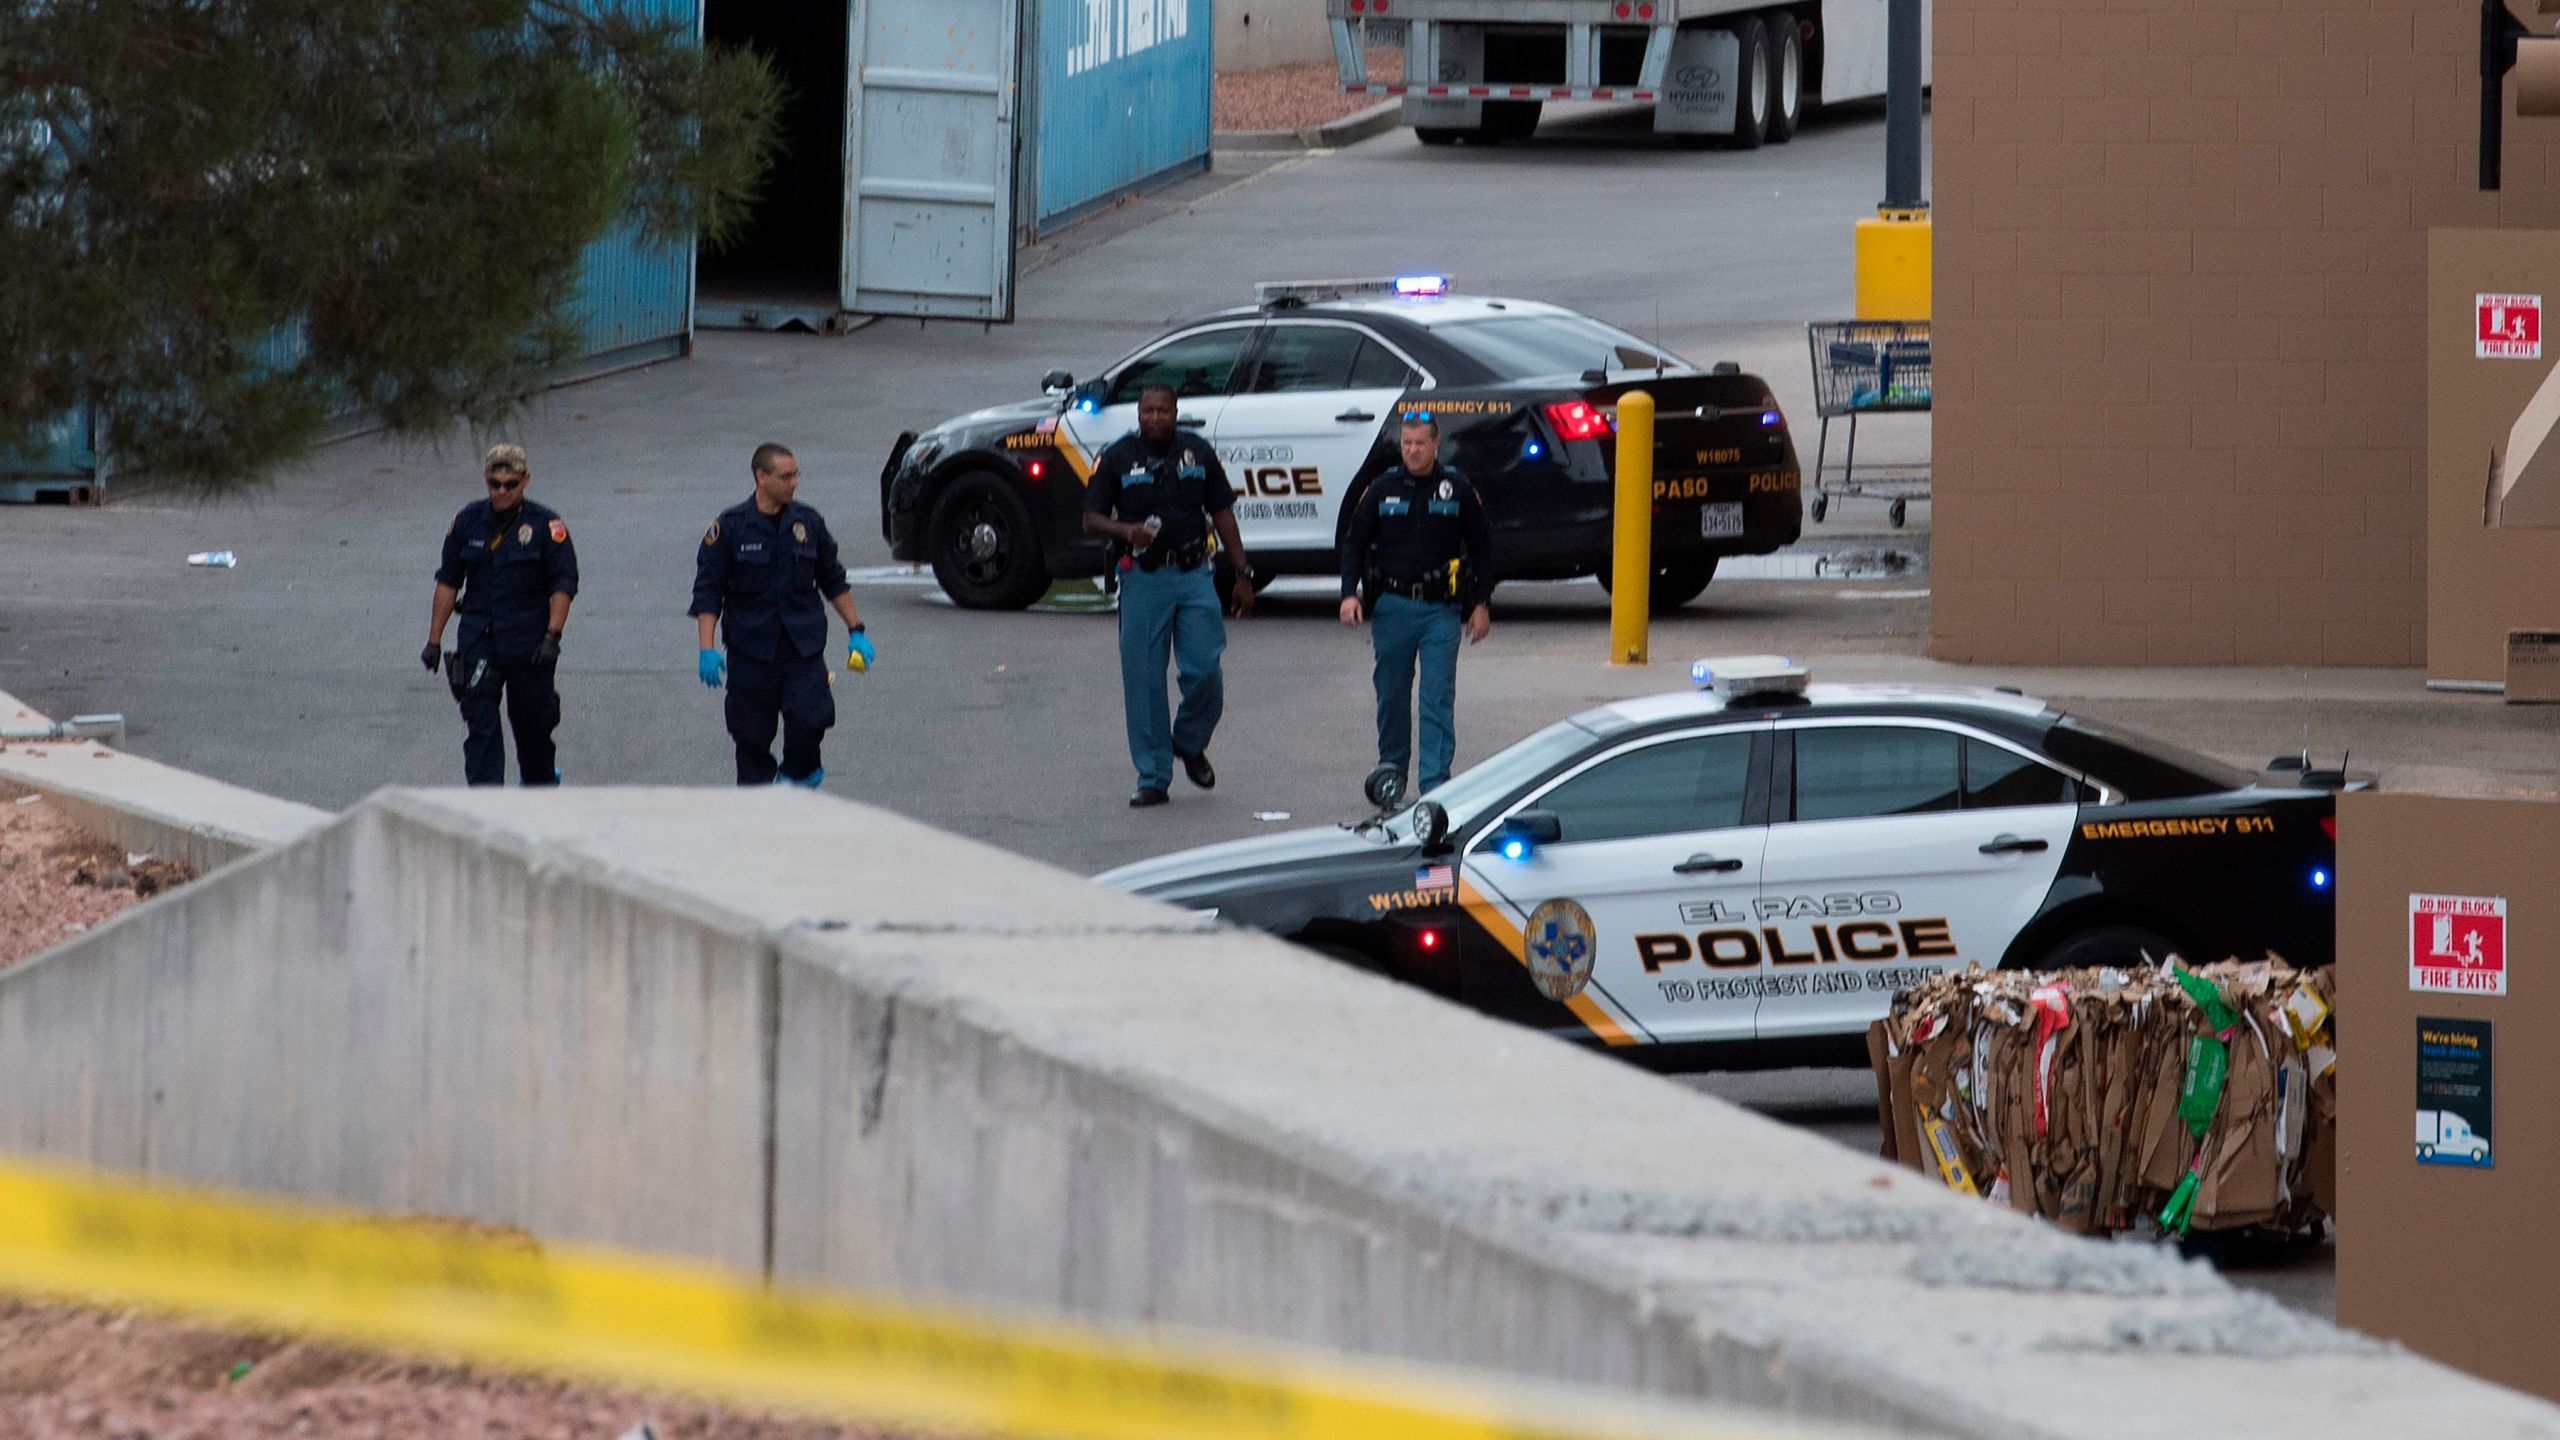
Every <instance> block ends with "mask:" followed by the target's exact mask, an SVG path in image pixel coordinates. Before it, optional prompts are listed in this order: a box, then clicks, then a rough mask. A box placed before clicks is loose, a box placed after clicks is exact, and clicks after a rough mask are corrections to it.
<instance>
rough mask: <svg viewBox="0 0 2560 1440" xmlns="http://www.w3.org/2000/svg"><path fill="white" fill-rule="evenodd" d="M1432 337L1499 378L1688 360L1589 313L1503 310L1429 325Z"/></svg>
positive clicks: (1678, 366)
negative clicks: (1509, 312)
mask: <svg viewBox="0 0 2560 1440" xmlns="http://www.w3.org/2000/svg"><path fill="white" fill-rule="evenodd" d="M1431 333H1432V335H1433V336H1434V337H1436V338H1438V339H1441V340H1445V341H1447V342H1448V343H1449V344H1450V345H1451V346H1453V347H1455V348H1456V349H1457V350H1458V351H1459V352H1460V353H1462V354H1464V355H1465V356H1466V357H1467V358H1468V359H1470V360H1473V361H1475V362H1476V363H1477V364H1480V365H1482V366H1484V367H1485V368H1486V369H1488V370H1490V371H1492V372H1493V378H1495V379H1497V380H1527V379H1530V378H1533V377H1535V376H1540V375H1579V374H1581V373H1582V372H1583V371H1585V370H1590V369H1595V368H1601V367H1605V368H1607V369H1611V370H1651V369H1654V368H1656V367H1657V366H1660V367H1664V368H1668V369H1673V370H1687V369H1689V368H1691V366H1690V364H1689V362H1688V361H1686V360H1683V359H1681V358H1680V357H1679V356H1677V355H1674V354H1672V353H1671V352H1670V351H1668V350H1665V349H1663V348H1662V347H1661V346H1659V345H1650V344H1647V343H1646V342H1644V341H1642V340H1639V339H1637V338H1636V337H1635V336H1633V335H1630V334H1628V333H1627V332H1626V331H1624V330H1621V329H1618V328H1617V327H1616V326H1614V325H1603V324H1601V323H1600V322H1599V321H1597V320H1594V319H1592V318H1591V317H1589V316H1587V315H1501V316H1496V317H1494V318H1492V319H1488V320H1459V321H1454V322H1452V323H1449V324H1445V325H1434V326H1432V327H1431Z"/></svg>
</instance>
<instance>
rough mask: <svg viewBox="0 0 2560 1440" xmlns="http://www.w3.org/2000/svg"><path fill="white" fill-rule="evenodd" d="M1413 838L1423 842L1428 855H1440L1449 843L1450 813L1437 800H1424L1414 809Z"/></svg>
mask: <svg viewBox="0 0 2560 1440" xmlns="http://www.w3.org/2000/svg"><path fill="white" fill-rule="evenodd" d="M1413 838H1414V839H1416V840H1418V841H1420V842H1422V848H1423V850H1424V851H1425V852H1426V853H1429V854H1434V855H1436V854H1438V853H1440V851H1441V850H1442V849H1444V848H1445V847H1446V846H1447V845H1448V843H1449V812H1448V811H1446V810H1443V809H1441V808H1440V802H1439V801H1437V800H1424V801H1421V802H1419V803H1418V804H1416V805H1415V806H1414V807H1413Z"/></svg>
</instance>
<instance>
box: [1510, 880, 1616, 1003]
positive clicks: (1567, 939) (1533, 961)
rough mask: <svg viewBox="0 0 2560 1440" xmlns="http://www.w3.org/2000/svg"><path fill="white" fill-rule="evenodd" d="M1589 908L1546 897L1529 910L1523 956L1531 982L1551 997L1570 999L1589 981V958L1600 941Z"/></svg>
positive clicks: (1524, 935) (1543, 993) (1542, 993)
mask: <svg viewBox="0 0 2560 1440" xmlns="http://www.w3.org/2000/svg"><path fill="white" fill-rule="evenodd" d="M1596 933H1597V932H1595V931H1594V930H1593V928H1592V925H1591V912H1590V911H1588V910H1585V909H1583V908H1582V907H1581V906H1579V905H1577V904H1575V903H1573V902H1572V901H1570V900H1549V901H1547V902H1546V903H1544V904H1542V905H1540V906H1539V907H1538V908H1537V909H1535V910H1532V911H1530V912H1529V924H1528V926H1527V927H1526V929H1524V930H1523V931H1522V935H1521V938H1522V940H1523V942H1524V943H1523V945H1522V947H1521V948H1522V956H1523V958H1524V959H1526V960H1527V961H1528V964H1529V980H1530V983H1532V984H1534V985H1536V986H1537V987H1538V993H1539V994H1541V995H1544V996H1546V997H1547V998H1548V999H1550V1000H1570V999H1572V998H1573V997H1574V996H1576V995H1579V994H1581V993H1582V987H1584V986H1586V985H1588V984H1590V983H1591V962H1592V961H1593V960H1594V959H1595V958H1596V957H1597V955H1598V952H1599V948H1600V947H1599V945H1598V943H1597V941H1596Z"/></svg>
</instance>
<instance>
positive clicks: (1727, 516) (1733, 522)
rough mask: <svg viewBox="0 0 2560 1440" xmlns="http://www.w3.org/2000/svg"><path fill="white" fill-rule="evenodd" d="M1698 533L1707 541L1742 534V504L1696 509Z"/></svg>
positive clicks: (1732, 502)
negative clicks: (1706, 538) (1707, 539)
mask: <svg viewBox="0 0 2560 1440" xmlns="http://www.w3.org/2000/svg"><path fill="white" fill-rule="evenodd" d="M1698 533H1699V534H1700V535H1703V536H1706V537H1708V538H1709V539H1715V538H1719V537H1723V536H1729V535H1730V536H1738V535H1740V534H1741V533H1742V502H1741V501H1739V500H1735V501H1731V502H1729V503H1726V504H1722V505H1701V506H1699V507H1698Z"/></svg>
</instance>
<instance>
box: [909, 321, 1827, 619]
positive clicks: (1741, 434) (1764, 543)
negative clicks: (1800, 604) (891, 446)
mask: <svg viewBox="0 0 2560 1440" xmlns="http://www.w3.org/2000/svg"><path fill="white" fill-rule="evenodd" d="M1155 384H1165V385H1170V386H1172V387H1173V389H1174V393H1175V394H1176V395H1177V396H1178V397H1179V398H1180V401H1181V410H1180V416H1179V422H1178V423H1179V424H1180V425H1181V426H1182V427H1183V428H1184V429H1186V430H1189V431H1192V432H1195V433H1197V434H1199V435H1201V436H1203V437H1205V438H1206V439H1207V440H1208V441H1209V442H1210V444H1211V445H1213V446H1214V447H1215V448H1216V450H1217V452H1218V455H1219V458H1220V459H1221V460H1223V461H1224V462H1225V465H1226V470H1227V475H1228V478H1229V479H1230V480H1231V481H1233V482H1234V484H1235V487H1236V510H1235V513H1236V523H1237V526H1238V528H1239V531H1240V533H1241V534H1242V536H1243V538H1244V543H1245V548H1246V549H1247V551H1248V552H1250V554H1251V556H1252V558H1253V562H1254V569H1255V572H1256V575H1255V578H1256V580H1257V581H1258V582H1260V581H1268V580H1269V579H1271V578H1274V577H1276V576H1280V575H1331V574H1335V573H1337V566H1336V562H1335V550H1336V547H1337V546H1338V545H1339V544H1340V543H1341V539H1342V530H1343V525H1344V522H1345V520H1346V518H1347V517H1348V516H1349V515H1350V514H1351V512H1352V510H1353V508H1354V507H1353V505H1352V504H1351V501H1352V500H1353V499H1355V498H1356V497H1357V495H1358V494H1359V491H1360V488H1361V486H1362V485H1364V484H1365V483H1366V482H1367V481H1368V480H1369V478H1370V477H1372V476H1375V475H1377V474H1379V473H1380V472H1382V471H1384V470H1386V469H1387V468H1388V467H1389V466H1390V465H1393V464H1395V463H1396V460H1397V456H1396V429H1397V421H1398V419H1399V417H1400V416H1402V415H1403V414H1405V413H1407V412H1409V411H1420V412H1425V413H1428V414H1430V415H1431V416H1432V417H1433V418H1434V419H1436V420H1437V421H1438V423H1439V426H1440V434H1441V458H1442V460H1443V461H1444V462H1446V463H1447V464H1449V465H1450V466H1451V467H1453V468H1455V469H1457V470H1460V471H1462V472H1464V473H1465V474H1466V475H1467V476H1468V477H1469V478H1470V479H1472V480H1474V481H1475V484H1476V488H1477V491H1478V493H1480V494H1481V495H1482V496H1483V497H1484V502H1485V507H1486V509H1487V511H1488V513H1489V515H1490V517H1491V519H1492V522H1493V549H1494V566H1495V570H1496V572H1497V578H1499V579H1512V580H1537V579H1556V580H1561V579H1571V578H1573V577H1576V576H1582V575H1594V574H1596V575H1599V576H1600V577H1601V579H1602V582H1603V583H1604V584H1605V583H1606V582H1607V579H1608V576H1609V556H1610V538H1611V537H1610V527H1611V524H1612V519H1611V517H1612V515H1613V513H1614V511H1615V504H1614V502H1615V498H1616V497H1615V487H1614V484H1613V477H1614V474H1615V472H1616V468H1617V454H1616V434H1615V423H1616V422H1615V412H1616V405H1617V400H1618V397H1619V396H1620V395H1622V394H1624V393H1625V392H1627V391H1629V390H1633V389H1639V388H1641V389H1643V390H1645V391H1647V392H1648V393H1650V394H1651V395H1652V396H1653V399H1654V404H1655V416H1656V418H1655V428H1654V447H1653V451H1654V453H1653V462H1654V484H1653V494H1654V522H1653V554H1654V562H1655V569H1654V576H1653V589H1652V594H1653V602H1654V604H1655V605H1657V606H1658V607H1662V608H1669V607H1672V606H1677V605H1684V604H1687V603H1688V602H1689V601H1690V600H1692V599H1695V598H1696V597H1697V595H1698V594H1699V592H1700V591H1702V590H1704V589H1705V588H1706V587H1707V582H1708V581H1710V580H1712V579H1714V578H1715V572H1716V562H1717V561H1718V560H1720V559H1721V558H1723V557H1724V556H1727V555H1765V554H1768V553H1769V552H1770V551H1773V550H1776V549H1777V548H1779V547H1780V546H1782V545H1786V544H1789V543H1792V542H1793V541H1794V540H1795V539H1796V537H1797V536H1798V534H1799V533H1800V532H1801V531H1802V529H1803V524H1804V516H1803V507H1802V501H1801V496H1800V494H1799V490H1800V481H1799V477H1798V472H1797V468H1796V453H1795V445H1794V442H1793V440H1792V439H1791V438H1790V437H1789V435H1788V433H1787V425H1786V419H1785V417H1784V416H1783V415H1782V414H1780V413H1779V410H1778V402H1777V399H1776V397H1775V396H1773V395H1772V394H1771V393H1770V391H1769V387H1768V385H1767V384H1766V383H1764V382H1763V381H1761V380H1760V379H1759V378H1758V377H1756V376H1752V375H1745V374H1743V373H1741V371H1740V370H1739V369H1738V368H1736V367H1734V366H1732V365H1730V364H1726V365H1718V366H1716V367H1714V369H1713V370H1711V371H1703V372H1702V371H1700V370H1698V369H1696V368H1695V367H1693V366H1692V365H1690V364H1689V362H1687V361H1685V360H1683V359H1681V358H1680V357H1679V356H1677V355H1674V354H1672V353H1670V352H1669V351H1667V350H1665V349H1663V348H1662V347H1661V346H1658V345H1654V344H1651V343H1649V342H1647V341H1644V340H1640V339H1638V338H1636V337H1635V336H1633V335H1630V334H1628V333H1627V332H1625V331H1623V330H1618V329H1615V328H1613V327H1611V326H1608V325H1604V324H1602V323H1601V322H1599V321H1597V320H1594V319H1592V318H1590V317H1589V316H1587V315H1581V314H1578V313H1576V312H1574V311H1571V310H1566V309H1563V308H1560V307H1558V306H1554V305H1547V304H1541V303H1539V302H1537V301H1533V300H1505V299H1498V298H1491V297H1461V296H1458V295H1455V294H1452V293H1450V290H1449V287H1448V283H1447V281H1446V280H1445V278H1443V277H1439V276H1407V277H1403V278H1401V279H1395V280H1377V281H1335V282H1317V283H1309V284H1288V285H1265V286H1263V287H1261V299H1260V303H1259V304H1257V305H1252V306H1243V307H1238V308H1236V309H1232V310H1223V311H1220V312H1218V313H1216V314H1214V315H1210V316H1207V317H1204V318H1202V319H1199V320H1195V321H1193V322H1191V323H1190V324H1187V325H1182V326H1177V327H1176V328H1174V329H1172V330H1170V331H1167V332H1166V333H1165V334H1163V335H1161V336H1159V337H1157V338H1156V339H1154V340H1151V341H1149V342H1148V343H1147V344H1145V345H1143V346H1140V347H1139V348H1138V349H1137V350H1136V351H1134V352H1132V353H1131V354H1129V355H1126V356H1124V357H1122V358H1121V359H1119V360H1117V361H1115V362H1113V363H1112V364H1111V365H1109V366H1107V367H1105V368H1104V370H1103V371H1102V373H1101V374H1100V375H1097V376H1094V377H1092V378H1090V379H1087V380H1085V381H1083V382H1081V383H1079V382H1078V381H1077V380H1076V378H1075V377H1074V376H1073V375H1071V374H1069V373H1068V372H1066V371H1063V370H1059V371H1052V372H1050V374H1049V376H1048V378H1047V380H1046V382H1045V383H1044V385H1043V389H1044V390H1045V391H1046V392H1047V393H1046V395H1045V396H1044V398H1042V399H1039V400H1034V401H1025V402H1022V403H1020V404H1015V405H1004V406H998V407H996V408H994V409H989V410H980V411H977V412H975V413H972V414H968V415H962V416H960V417H958V418H956V419H952V420H946V421H944V422H943V423H942V424H940V425H937V426H935V427H934V428H932V429H931V430H928V431H926V432H924V433H923V434H922V435H901V436H900V437H899V438H898V443H897V447H896V449H895V450H894V451H893V452H892V453H891V455H890V457H889V463H888V464H887V466H886V467H884V468H883V469H882V471H881V476H880V510H881V515H880V520H881V529H882V532H883V533H884V534H885V535H886V536H887V538H888V541H889V548H890V550H891V552H892V553H893V554H895V555H896V556H897V558H899V559H901V560H908V561H930V562H931V563H932V565H933V571H934V576H935V578H936V579H937V580H938V581H940V583H941V585H942V588H943V589H944V590H945V591H946V592H948V593H949V594H950V596H951V598H952V599H953V600H955V601H957V602H958V603H959V604H961V605H964V606H969V607H972V608H981V609H1015V608H1019V607H1021V606H1025V605H1028V604H1030V603H1031V602H1032V601H1034V600H1036V599H1038V598H1039V597H1040V595H1041V593H1042V592H1043V591H1045V590H1046V589H1047V588H1048V586H1049V585H1050V583H1051V582H1052V581H1053V580H1057V579H1062V578H1069V577H1075V576H1091V575H1099V574H1102V573H1103V572H1104V570H1105V569H1106V568H1108V566H1109V564H1110V561H1111V548H1110V544H1109V542H1107V541H1104V540H1100V539H1097V538H1095V537H1092V536H1089V535H1086V534H1085V533H1084V531H1083V527H1082V507H1083V502H1084V485H1085V481H1086V480H1087V479H1088V478H1089V476H1090V474H1091V470H1092V464H1093V457H1094V456H1096V455H1098V454H1100V453H1101V451H1102V448H1103V447H1104V446H1106V445H1108V444H1110V443H1111V442H1112V441H1114V440H1116V439H1118V438H1120V437H1121V436H1122V435H1125V434H1127V433H1128V432H1129V431H1130V430H1132V429H1134V428H1135V427H1136V425H1137V407H1138V392H1139V391H1140V390H1142V389H1144V388H1145V387H1147V386H1149V385H1155Z"/></svg>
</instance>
